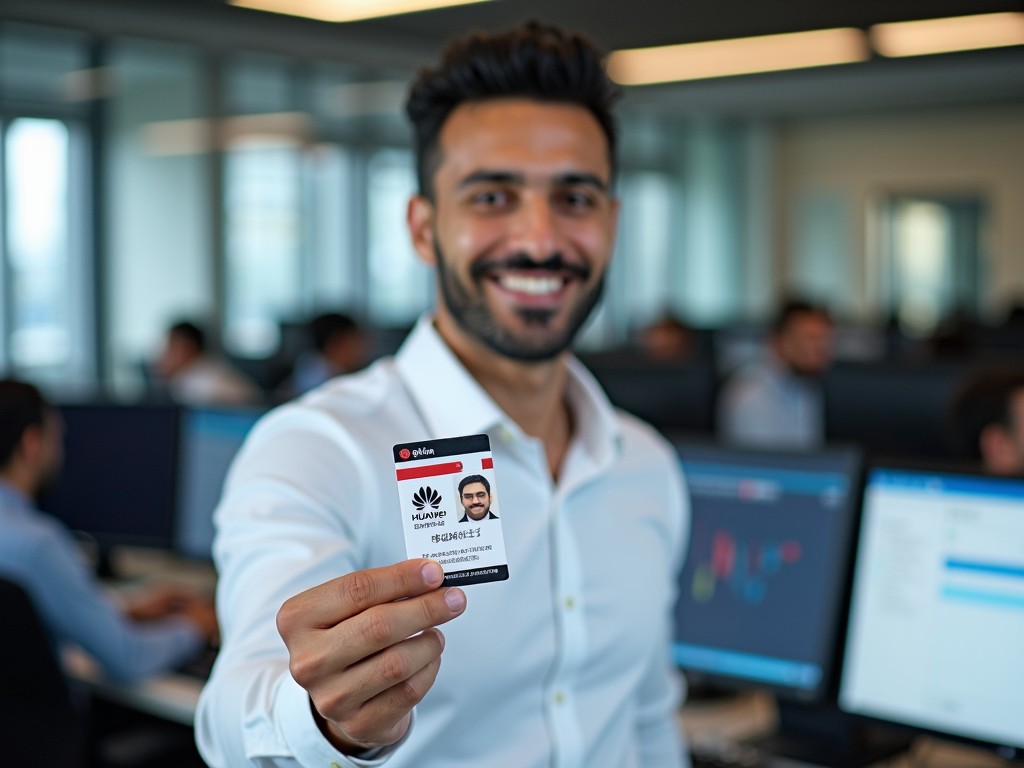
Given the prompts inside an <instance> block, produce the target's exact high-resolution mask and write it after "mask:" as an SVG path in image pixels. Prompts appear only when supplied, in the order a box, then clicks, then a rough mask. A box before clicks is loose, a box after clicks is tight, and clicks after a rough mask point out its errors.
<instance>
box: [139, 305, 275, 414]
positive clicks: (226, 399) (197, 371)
mask: <svg viewBox="0 0 1024 768" xmlns="http://www.w3.org/2000/svg"><path fill="white" fill-rule="evenodd" d="M154 367H155V372H156V374H157V376H158V377H159V378H160V379H161V381H162V382H163V384H164V385H165V386H166V388H167V394H168V395H170V397H171V399H172V400H174V401H176V402H179V403H182V404H185V405H252V404H256V403H259V402H260V400H261V399H262V396H261V395H260V392H259V389H258V388H257V387H256V385H255V384H254V383H253V382H251V381H249V380H248V379H247V378H246V377H245V376H244V375H242V374H241V373H239V372H238V371H236V370H235V369H234V368H232V367H231V366H230V365H229V364H228V363H227V361H225V360H220V359H218V358H216V357H214V356H213V355H211V354H210V352H209V351H208V350H207V348H206V333H205V332H204V331H203V329H202V328H200V327H199V326H198V325H196V324H195V323H190V322H188V321H185V320H183V321H180V322H176V323H174V324H172V325H171V326H170V328H168V329H167V336H166V338H165V340H164V347H163V350H162V351H161V353H160V357H159V358H158V359H157V361H156V365H155V366H154Z"/></svg>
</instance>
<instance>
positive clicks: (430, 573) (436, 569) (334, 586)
mask: <svg viewBox="0 0 1024 768" xmlns="http://www.w3.org/2000/svg"><path fill="white" fill-rule="evenodd" d="M443 579H444V571H443V569H442V568H441V566H440V564H438V563H437V562H435V561H433V560H424V559H417V560H406V561H405V562H402V563H396V564H395V565H387V566H384V567H382V568H371V569H369V570H365V571H356V572H354V573H349V574H346V575H344V576H340V577H338V578H337V579H332V580H331V581H328V582H326V583H325V584H321V585H320V586H317V587H313V588H312V589H309V590H306V591H305V592H302V593H300V594H298V595H296V596H295V597H293V598H290V599H289V600H287V601H285V603H284V605H282V606H281V611H280V612H279V614H278V628H279V629H280V630H281V632H282V634H285V632H287V631H288V630H294V629H296V628H298V627H303V628H318V629H326V628H328V627H333V626H335V625H336V624H340V623H341V622H343V621H345V620H346V619H348V618H351V617H352V616H355V615H357V614H359V613H361V612H363V611H364V610H366V609H367V608H370V607H372V606H374V605H380V604H381V603H389V602H392V601H393V600H398V599H399V598H402V597H415V596H416V595H421V594H423V593H424V592H429V591H430V590H432V589H436V588H437V587H439V586H440V585H441V582H442V580H443Z"/></svg>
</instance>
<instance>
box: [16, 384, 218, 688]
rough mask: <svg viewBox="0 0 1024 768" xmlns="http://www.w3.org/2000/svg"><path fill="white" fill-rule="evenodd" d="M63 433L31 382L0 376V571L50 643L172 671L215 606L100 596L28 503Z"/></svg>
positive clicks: (208, 627) (106, 664)
mask: <svg viewBox="0 0 1024 768" xmlns="http://www.w3.org/2000/svg"><path fill="white" fill-rule="evenodd" d="M62 440H63V434H62V427H61V421H60V417H59V415H58V413H57V412H56V410H54V409H53V408H52V407H51V406H50V405H49V404H47V402H46V401H45V400H44V399H43V397H42V395H41V394H40V393H39V390H38V389H36V388H35V387H34V386H32V385H31V384H27V383H24V382H19V381H13V380H3V381H0V576H3V577H4V578H6V579H9V580H11V581H14V582H17V583H18V584H20V585H21V586H22V587H23V588H24V589H25V591H26V592H27V593H28V594H29V596H30V598H31V599H32V602H33V604H34V605H35V608H36V610H37V611H38V612H39V614H40V617H41V619H42V621H43V623H44V624H45V626H46V628H47V630H48V631H49V632H50V634H51V636H52V638H53V641H54V644H55V645H63V644H65V643H72V644H74V645H77V646H79V647H81V648H82V649H84V650H85V651H86V652H88V653H89V655H91V656H92V657H93V658H95V659H96V661H97V662H98V663H99V664H100V666H101V667H102V668H103V670H104V672H105V673H106V674H107V675H108V676H109V677H111V678H113V679H118V680H138V679H140V678H144V677H146V676H148V675H152V674H155V673H157V672H162V671H166V670H168V669H171V668H172V667H174V666H177V665H178V664H180V663H182V662H184V661H186V660H188V659H189V658H190V657H192V656H194V655H195V654H196V652H197V651H198V650H199V649H200V648H201V647H202V645H203V643H204V641H206V640H209V639H212V638H213V637H214V636H215V635H216V633H217V621H216V616H215V615H214V612H213V606H212V605H211V604H210V603H209V602H208V601H207V600H204V599H201V598H199V597H197V596H195V595H191V594H190V593H188V592H185V591H182V590H180V589H172V588H164V589H156V590H152V591H149V592H147V593H145V594H142V595H140V596H139V597H138V598H136V599H135V600H133V601H132V602H130V603H129V604H128V605H126V606H124V608H123V609H119V608H118V607H117V606H116V605H115V603H114V602H112V601H111V600H110V599H109V598H108V597H107V596H106V595H105V594H104V593H103V591H102V590H101V588H100V585H99V584H98V583H97V582H96V579H95V578H94V577H93V575H92V574H91V573H89V572H88V571H87V570H86V569H85V567H84V565H83V564H82V558H81V554H80V553H79V551H78V549H77V547H76V545H75V541H74V539H73V538H72V536H71V534H70V533H68V531H67V530H66V529H65V528H64V527H63V526H62V525H61V524H60V523H59V522H57V521H56V520H55V519H54V518H52V517H49V516H47V515H44V514H43V513H42V512H40V511H38V510H37V509H35V507H34V502H33V499H34V498H35V496H36V495H37V494H38V493H39V492H40V491H41V490H42V489H43V488H44V487H45V486H47V485H48V484H50V483H52V482H55V481H56V479H57V476H58V473H59V470H60V466H61V462H62V456H63V449H62Z"/></svg>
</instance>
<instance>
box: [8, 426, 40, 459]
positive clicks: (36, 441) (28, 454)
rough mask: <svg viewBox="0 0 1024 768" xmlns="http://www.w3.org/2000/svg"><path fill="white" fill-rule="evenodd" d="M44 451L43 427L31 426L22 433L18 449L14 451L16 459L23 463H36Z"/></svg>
mask: <svg viewBox="0 0 1024 768" xmlns="http://www.w3.org/2000/svg"><path fill="white" fill-rule="evenodd" d="M42 450H43V426H42V425H41V424H29V425H28V426H27V427H25V431H24V432H22V433H21V440H19V441H18V447H17V448H15V449H14V458H15V459H16V460H17V459H20V460H22V461H29V462H31V461H34V460H35V459H36V457H37V456H39V454H40V452H42Z"/></svg>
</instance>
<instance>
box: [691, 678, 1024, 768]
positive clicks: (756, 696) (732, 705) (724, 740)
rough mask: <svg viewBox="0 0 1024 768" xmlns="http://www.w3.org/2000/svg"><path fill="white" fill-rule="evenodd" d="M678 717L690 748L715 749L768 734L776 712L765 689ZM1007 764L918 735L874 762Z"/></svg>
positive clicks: (786, 764) (936, 766)
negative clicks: (903, 748)
mask: <svg viewBox="0 0 1024 768" xmlns="http://www.w3.org/2000/svg"><path fill="white" fill-rule="evenodd" d="M679 722H680V725H681V727H682V728H683V731H684V732H685V733H686V737H687V740H688V741H689V743H690V745H691V746H692V747H694V748H703V749H704V750H705V751H712V752H717V751H719V750H721V749H722V748H723V747H727V746H728V745H731V744H735V743H737V742H740V741H742V740H744V739H749V738H755V737H757V736H761V735H765V734H767V733H770V732H771V731H772V729H773V728H774V727H775V723H776V711H775V703H774V700H773V699H772V697H771V696H770V695H769V694H766V693H744V694H739V695H737V696H735V697H734V698H727V699H721V700H716V701H712V702H707V703H704V702H695V703H692V704H689V703H688V704H687V705H686V706H684V707H683V709H682V711H681V712H680V714H679ZM1009 765H1011V764H1010V763H1008V762H1007V761H1005V760H1002V759H1000V758H999V757H998V756H996V755H994V754H992V753H990V752H986V751H985V750H981V749H974V748H971V747H967V746H963V745H960V744H955V743H953V742H949V741H943V740H941V739H936V738H930V737H924V736H922V737H918V738H916V739H915V740H914V742H913V744H912V746H911V749H910V750H909V751H907V752H904V753H903V754H900V755H897V756H895V757H892V758H889V759H886V760H882V761H880V762H878V763H875V764H874V766H872V768H1007V767H1008V766H1009ZM765 768H809V767H808V764H807V763H802V762H797V761H793V760H787V759H784V758H770V759H768V761H767V765H766V766H765Z"/></svg>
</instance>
